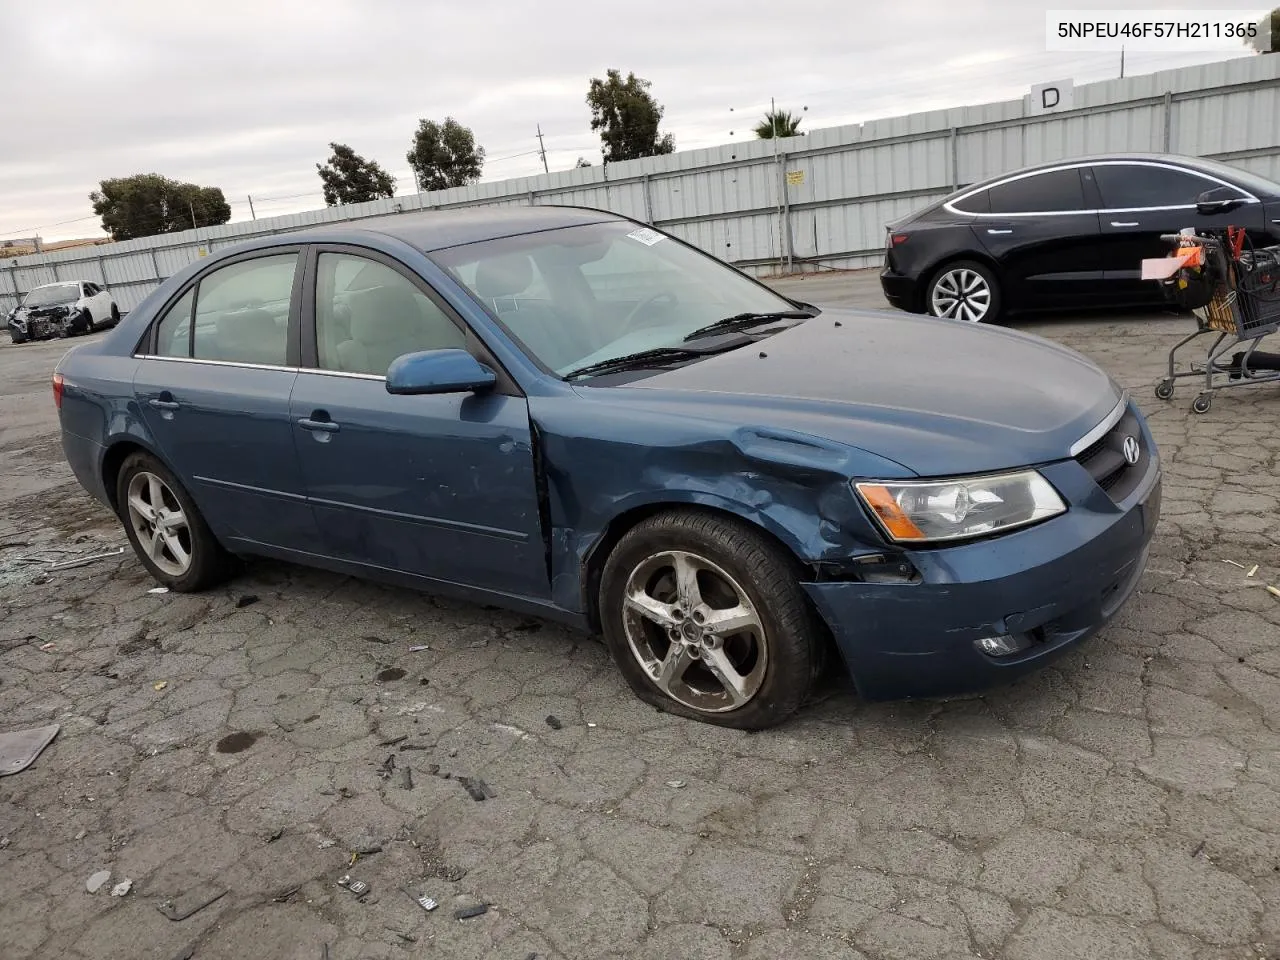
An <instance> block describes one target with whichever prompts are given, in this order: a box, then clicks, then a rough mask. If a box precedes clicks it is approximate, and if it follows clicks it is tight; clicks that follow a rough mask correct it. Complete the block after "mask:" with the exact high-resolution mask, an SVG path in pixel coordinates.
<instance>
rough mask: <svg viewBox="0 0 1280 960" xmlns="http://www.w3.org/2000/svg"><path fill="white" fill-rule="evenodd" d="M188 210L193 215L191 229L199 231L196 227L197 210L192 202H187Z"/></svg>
mask: <svg viewBox="0 0 1280 960" xmlns="http://www.w3.org/2000/svg"><path fill="white" fill-rule="evenodd" d="M187 210H188V211H190V213H191V229H192V230H195V229H197V226H196V208H195V207H193V206H192V205H191V201H190V200H188V201H187Z"/></svg>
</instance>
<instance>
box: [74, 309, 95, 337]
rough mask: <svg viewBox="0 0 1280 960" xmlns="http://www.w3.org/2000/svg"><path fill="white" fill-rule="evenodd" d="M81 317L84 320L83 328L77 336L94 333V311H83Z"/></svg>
mask: <svg viewBox="0 0 1280 960" xmlns="http://www.w3.org/2000/svg"><path fill="white" fill-rule="evenodd" d="M81 318H82V320H83V322H84V327H83V329H82V330H81V331H80V332H79V333H78V334H76V336H80V337H87V336H88V335H89V334H91V333H93V313H92V311H90V310H87V309H86V310H83V311H81Z"/></svg>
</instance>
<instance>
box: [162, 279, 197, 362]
mask: <svg viewBox="0 0 1280 960" xmlns="http://www.w3.org/2000/svg"><path fill="white" fill-rule="evenodd" d="M195 300H196V288H195V287H192V288H191V289H190V290H188V291H187V292H186V293H184V294H183V295H182V299H181V300H179V301H178V302H177V303H175V304H174V305H173V306H172V307H170V308H169V312H168V313H166V314H165V315H164V317H163V318H162V319H161V321H160V325H159V327H157V329H156V356H158V357H189V356H191V307H192V305H194V303H195Z"/></svg>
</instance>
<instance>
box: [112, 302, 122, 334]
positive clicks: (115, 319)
mask: <svg viewBox="0 0 1280 960" xmlns="http://www.w3.org/2000/svg"><path fill="white" fill-rule="evenodd" d="M119 322H120V308H119V307H118V306H116V305H115V304H114V303H113V304H111V324H110V325H111V326H112V327H113V328H114V327H115V326H116V325H117V324H118V323H119Z"/></svg>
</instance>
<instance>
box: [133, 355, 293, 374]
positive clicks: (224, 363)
mask: <svg viewBox="0 0 1280 960" xmlns="http://www.w3.org/2000/svg"><path fill="white" fill-rule="evenodd" d="M133 358H134V359H135V360H165V361H168V362H170V363H204V364H208V365H209V366H211V367H240V368H243V369H246V370H283V371H284V372H285V373H297V372H298V370H299V368H298V367H289V366H282V365H280V364H275V363H244V362H243V361H240V360H211V359H208V358H206V357H161V356H157V355H156V354H154V353H135V354H134V355H133Z"/></svg>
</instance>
